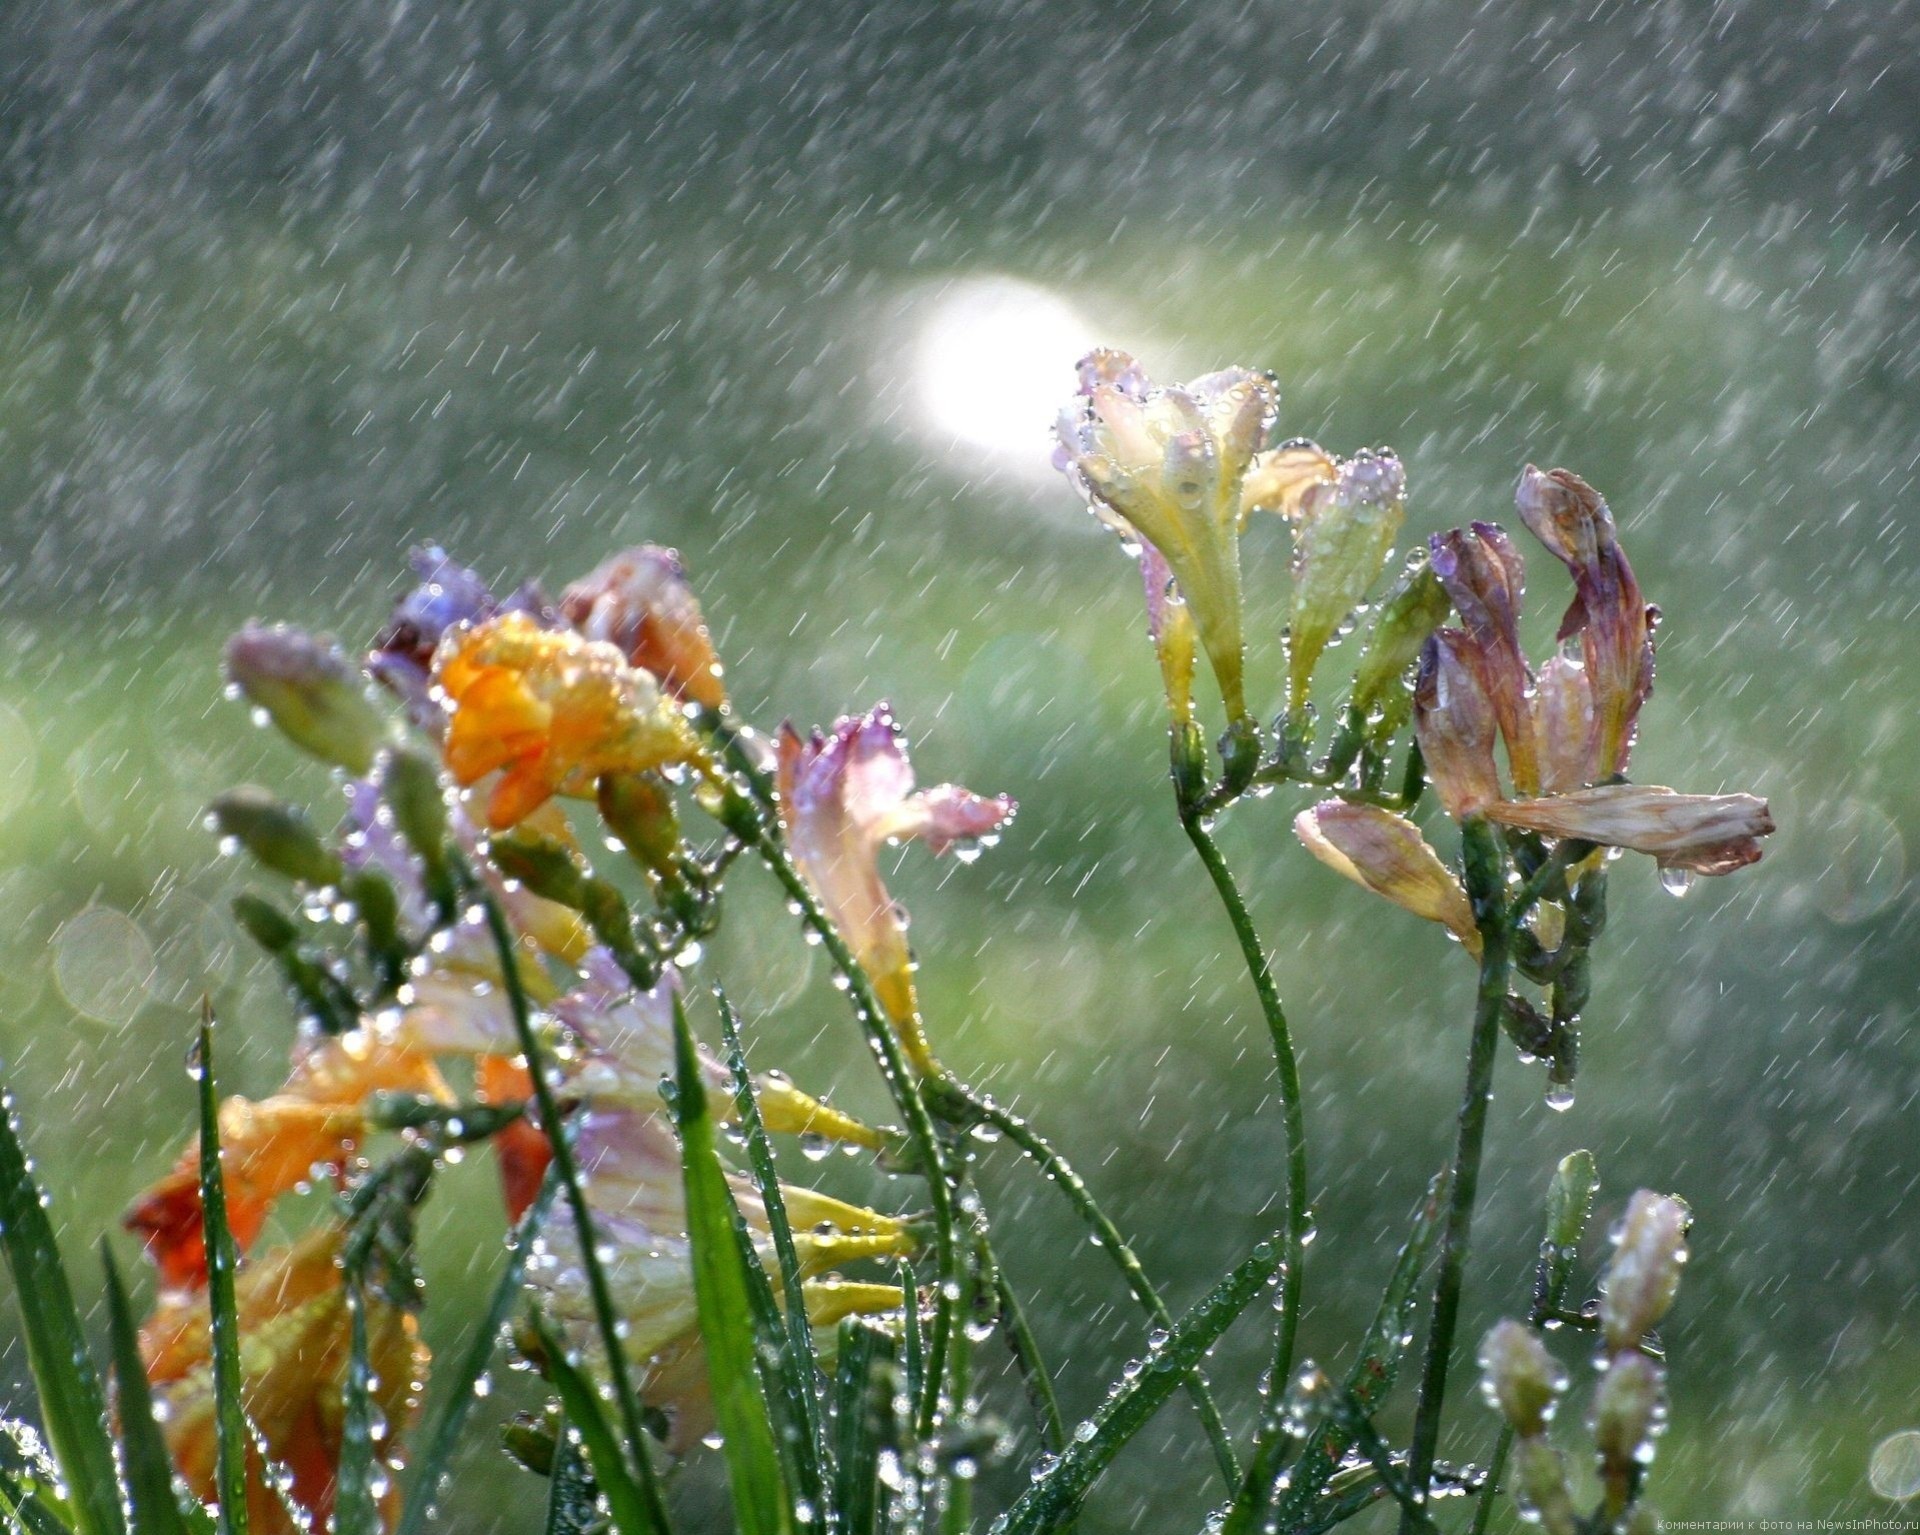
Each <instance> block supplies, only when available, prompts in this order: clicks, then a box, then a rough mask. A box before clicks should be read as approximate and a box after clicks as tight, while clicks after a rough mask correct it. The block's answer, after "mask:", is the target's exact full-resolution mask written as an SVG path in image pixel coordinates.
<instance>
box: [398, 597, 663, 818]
mask: <svg viewBox="0 0 1920 1535" xmlns="http://www.w3.org/2000/svg"><path fill="white" fill-rule="evenodd" d="M434 679H435V681H436V682H438V684H439V685H440V688H441V690H442V691H443V692H444V693H445V695H446V701H447V708H448V710H449V712H450V714H451V719H450V722H449V724H448V728H447V739H446V744H445V748H444V750H445V755H446V764H447V768H448V771H450V772H451V773H452V774H453V776H454V779H455V780H456V781H457V782H458V783H459V784H460V785H461V786H462V787H466V786H469V785H472V784H474V783H477V782H479V780H481V779H482V778H485V777H486V776H487V775H488V774H489V773H493V772H502V777H501V779H500V781H499V782H498V783H497V784H495V785H494V788H493V792H492V794H491V795H490V796H489V798H488V800H487V822H488V824H489V825H490V826H492V827H493V828H495V829H496V830H499V829H503V828H505V827H508V826H513V825H515V824H517V823H518V822H520V821H522V820H524V819H525V818H526V817H527V816H529V815H531V814H532V813H533V812H534V811H535V810H537V809H539V808H540V806H542V805H544V804H545V803H546V802H547V801H548V800H549V799H551V798H552V797H553V796H554V795H556V794H570V795H586V794H591V793H592V792H593V786H594V782H595V780H597V779H598V778H599V777H600V775H601V774H603V773H624V772H640V771H644V770H646V769H648V768H659V767H666V766H669V765H672V764H675V763H691V762H694V761H696V760H697V759H698V757H699V754H700V746H699V742H698V740H697V739H696V738H695V736H694V734H693V729H692V727H691V726H690V725H689V724H688V723H687V721H686V719H685V718H684V716H682V714H681V713H680V710H679V708H678V707H677V706H676V705H675V704H674V702H673V700H672V699H670V698H669V697H668V696H667V695H666V694H664V693H663V692H661V690H660V688H659V686H658V684H656V683H655V681H654V680H653V678H652V677H651V676H649V675H648V674H647V673H646V672H642V671H636V670H634V668H633V667H631V666H629V665H628V664H627V660H626V657H625V656H623V655H621V653H620V652H619V650H618V649H616V648H615V647H614V646H612V645H608V644H602V643H598V642H595V641H592V640H586V639H582V638H581V637H580V636H579V635H578V634H574V633H572V632H571V631H568V630H552V629H542V628H541V627H540V626H539V625H538V624H537V623H536V622H535V621H534V620H533V619H532V618H530V617H528V616H527V615H526V614H524V613H504V614H501V615H500V616H499V617H497V618H492V619H488V620H487V621H486V622H484V623H481V624H477V625H474V626H473V627H470V628H465V629H458V630H455V631H454V632H453V633H451V634H449V635H448V636H447V638H446V640H445V641H444V642H442V644H441V647H440V650H439V653H438V654H437V655H436V656H435V658H434Z"/></svg>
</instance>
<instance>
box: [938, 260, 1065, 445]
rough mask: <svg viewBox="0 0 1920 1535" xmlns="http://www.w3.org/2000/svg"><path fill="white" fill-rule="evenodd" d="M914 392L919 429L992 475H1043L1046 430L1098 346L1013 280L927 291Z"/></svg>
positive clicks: (1059, 309)
mask: <svg viewBox="0 0 1920 1535" xmlns="http://www.w3.org/2000/svg"><path fill="white" fill-rule="evenodd" d="M913 314H914V318H915V320H916V321H917V327H918V328H917V333H916V335H915V338H914V346H913V353H912V355H913V363H912V367H913V378H912V390H913V396H914V401H915V404H916V406H917V407H918V409H917V411H916V414H917V415H918V417H919V418H920V423H921V424H922V426H923V429H924V430H925V431H926V432H927V433H928V434H929V435H930V436H932V437H934V438H935V439H937V440H942V441H944V442H946V443H948V444H951V445H952V446H955V447H958V448H960V449H963V450H966V451H967V453H968V454H969V456H978V457H979V458H981V459H984V460H987V461H989V462H990V463H991V466H992V467H993V468H995V469H1000V470H1009V471H1012V472H1014V473H1018V474H1031V475H1035V476H1039V475H1043V474H1046V473H1048V472H1049V467H1048V466H1049V461H1050V460H1051V458H1052V454H1053V434H1052V427H1053V421H1054V418H1055V416H1057V415H1058V414H1059V411H1060V407H1061V406H1062V405H1064V404H1066V403H1067V401H1068V400H1069V399H1071V398H1072V396H1073V391H1074V389H1075V387H1076V385H1077V379H1076V376H1075V371H1074V365H1075V364H1076V363H1077V362H1079V360H1080V359H1081V358H1082V357H1083V356H1085V355H1086V353H1087V352H1089V351H1090V350H1092V349H1093V347H1095V346H1096V345H1098V344H1100V338H1099V337H1098V336H1097V335H1095V333H1094V331H1093V328H1092V326H1091V325H1089V324H1088V323H1087V321H1085V320H1084V319H1082V318H1081V317H1080V315H1079V314H1077V313H1076V312H1075V311H1074V308H1073V306H1072V305H1071V304H1069V303H1067V301H1066V300H1065V299H1063V298H1061V297H1060V296H1059V295H1058V294H1056V293H1051V292H1049V291H1048V290H1047V289H1045V288H1041V287H1038V286H1036V285H1034V284H1032V283H1028V282H1021V281H1019V280H1017V279H1015V278H1011V277H976V278H969V279H966V280H964V281H961V282H955V283H951V284H946V285H943V286H941V287H940V288H937V289H930V290H926V291H925V292H924V293H923V296H922V297H921V299H920V301H919V302H918V303H916V304H915V305H914V306H913Z"/></svg>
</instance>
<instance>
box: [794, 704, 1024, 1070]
mask: <svg viewBox="0 0 1920 1535" xmlns="http://www.w3.org/2000/svg"><path fill="white" fill-rule="evenodd" d="M779 785H780V813H781V820H782V823H783V825H784V826H785V828H786V833H787V843H788V846H789V847H791V849H792V850H793V858H794V862H795V863H796V864H797V865H798V866H799V869H800V873H801V875H802V876H803V877H804V878H805V879H806V882H807V884H808V886H809V887H810V888H811V889H812V891H813V893H814V895H815V896H816V897H817V898H818V899H819V901H820V904H821V905H822V906H823V907H824V908H825V909H826V913H827V915H828V917H830V918H831V919H832V921H833V925H834V926H835V927H836V928H837V929H838V930H839V932H840V935H841V937H842V938H844V939H845V940H846V943H847V946H848V947H849V948H850V949H852V950H853V954H854V957H855V958H856V959H857V960H858V961H859V962H860V967H861V968H862V969H863V970H864V971H865V972H866V973H867V977H868V979H869V980H870V981H872V983H873V987H874V991H875V993H876V994H877V995H878V997H879V999H880V1003H881V1006H882V1007H884V1008H885V1009H886V1012H887V1015H888V1017H889V1018H890V1019H891V1020H892V1022H893V1023H894V1025H895V1027H896V1028H898V1029H899V1031H900V1037H901V1042H902V1044H903V1045H904V1046H905V1047H906V1050H907V1053H908V1054H909V1056H910V1057H912V1059H913V1061H914V1063H915V1065H917V1066H918V1067H919V1068H920V1069H921V1070H923V1071H930V1070H932V1069H933V1068H934V1061H933V1055H932V1052H931V1051H930V1050H929V1049H928V1048H927V1043H926V1039H925V1037H924V1035H923V1034H922V1032H921V1029H920V1021H919V1006H918V1003H917V1001H916V1000H915V997H914V990H913V955H912V952H911V950H910V949H909V948H908V945H907V928H906V921H905V915H904V913H903V912H902V911H901V910H900V909H899V907H897V906H896V905H895V904H894V901H893V898H892V897H891V896H890V895H889V894H888V893H887V887H886V885H885V883H884V882H883V881H882V880H881V878H880V849H881V847H882V846H883V845H885V844H886V843H889V842H905V841H910V840H918V841H921V842H924V843H926V844H927V846H928V847H929V848H931V849H932V850H933V851H934V852H935V853H944V852H946V851H948V850H949V849H951V848H953V847H955V846H956V845H958V844H961V843H966V842H978V841H979V840H981V839H983V838H986V837H989V836H992V835H993V834H994V833H996V832H998V831H999V830H1000V829H1001V828H1002V827H1004V826H1005V825H1006V824H1007V822H1008V821H1009V820H1010V819H1012V817H1013V813H1014V808H1015V807H1014V803H1013V801H1012V800H1010V799H1008V798H1007V797H1006V796H1005V795H1004V794H1003V795H1000V796H998V797H996V798H994V799H986V798H983V797H982V796H980V795H978V794H974V793H971V792H969V791H968V790H966V789H962V788H959V787H958V786H956V785H954V784H941V785H939V786H938V787H936V788H932V789H922V790H920V791H918V792H915V790H914V787H913V766H912V764H911V763H909V762H908V761H907V753H906V748H905V746H904V745H903V744H902V743H901V740H900V733H899V731H898V730H897V729H896V728H895V726H894V723H893V716H892V714H891V713H890V712H889V711H888V709H887V706H886V705H885V704H882V705H881V706H880V707H879V708H877V709H875V710H873V712H872V713H870V714H866V715H863V716H862V717H860V718H858V719H854V718H846V719H842V720H839V721H838V722H836V723H835V725H834V727H833V730H832V731H831V732H830V733H829V734H827V735H824V736H823V735H821V734H820V733H819V732H818V731H815V732H814V733H813V735H812V736H811V737H810V738H807V739H802V738H801V736H800V735H799V734H798V733H797V732H796V731H795V730H794V729H793V727H792V726H791V725H785V726H782V727H781V731H780V758H779Z"/></svg>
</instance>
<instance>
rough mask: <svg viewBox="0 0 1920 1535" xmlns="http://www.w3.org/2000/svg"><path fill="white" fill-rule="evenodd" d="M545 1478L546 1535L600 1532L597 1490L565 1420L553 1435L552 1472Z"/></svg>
mask: <svg viewBox="0 0 1920 1535" xmlns="http://www.w3.org/2000/svg"><path fill="white" fill-rule="evenodd" d="M547 1477H548V1482H547V1535H595V1532H596V1531H598V1530H599V1528H600V1504H599V1499H600V1488H599V1486H598V1485H597V1484H596V1483H595V1482H594V1480H593V1469H592V1467H590V1466H589V1465H588V1464H587V1460H586V1456H585V1455H584V1454H583V1453H582V1452H581V1449H580V1446H579V1443H578V1442H577V1441H576V1440H575V1439H574V1437H573V1435H572V1434H571V1433H569V1432H568V1430H567V1420H566V1419H565V1418H564V1417H563V1418H561V1420H560V1424H559V1428H558V1430H557V1432H556V1433H555V1434H554V1438H553V1469H552V1470H551V1471H549V1472H548V1473H547Z"/></svg>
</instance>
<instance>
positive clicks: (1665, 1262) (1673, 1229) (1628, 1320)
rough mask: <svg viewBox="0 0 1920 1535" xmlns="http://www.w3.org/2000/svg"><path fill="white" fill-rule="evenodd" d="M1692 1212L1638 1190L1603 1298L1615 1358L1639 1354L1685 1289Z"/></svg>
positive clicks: (1662, 1196) (1603, 1319) (1663, 1196)
mask: <svg viewBox="0 0 1920 1535" xmlns="http://www.w3.org/2000/svg"><path fill="white" fill-rule="evenodd" d="M1692 1221H1693V1212H1692V1211H1690V1210H1689V1209H1688V1208H1687V1207H1686V1205H1685V1204H1684V1203H1683V1202H1682V1201H1680V1200H1678V1199H1674V1198H1672V1197H1671V1196H1669V1195H1666V1194H1656V1193H1654V1192H1653V1191H1652V1190H1650V1189H1640V1190H1637V1191H1636V1192H1635V1194H1634V1196H1633V1198H1632V1199H1631V1200H1630V1201H1629V1202H1628V1204H1627V1215H1626V1219H1625V1220H1624V1221H1622V1222H1621V1224H1620V1230H1619V1234H1618V1235H1617V1236H1616V1237H1615V1238H1614V1253H1613V1262H1612V1263H1611V1264H1610V1265H1609V1267H1608V1269H1607V1279H1606V1284H1605V1286H1604V1288H1603V1289H1602V1292H1601V1296H1600V1326H1601V1329H1602V1331H1603V1332H1604V1333H1605V1334H1606V1339H1607V1346H1608V1347H1609V1348H1611V1349H1613V1350H1615V1351H1616V1352H1618V1351H1620V1350H1623V1349H1632V1348H1638V1347H1639V1346H1640V1343H1641V1340H1642V1339H1644V1338H1645V1337H1646V1335H1647V1334H1648V1333H1649V1332H1650V1331H1652V1330H1653V1328H1654V1327H1656V1326H1657V1325H1659V1322H1660V1319H1661V1318H1662V1317H1664V1316H1665V1315H1666V1314H1667V1310H1668V1308H1669V1307H1670V1306H1672V1305H1673V1297H1674V1295H1675V1293H1676V1292H1678V1290H1679V1288H1680V1267H1681V1265H1682V1264H1684V1263H1685V1262H1686V1261H1687V1227H1688V1226H1689V1225H1690V1224H1692Z"/></svg>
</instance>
